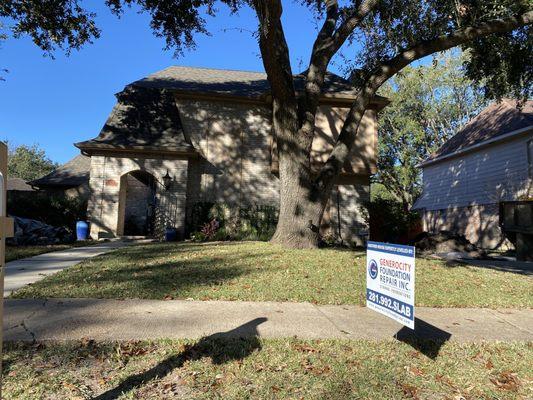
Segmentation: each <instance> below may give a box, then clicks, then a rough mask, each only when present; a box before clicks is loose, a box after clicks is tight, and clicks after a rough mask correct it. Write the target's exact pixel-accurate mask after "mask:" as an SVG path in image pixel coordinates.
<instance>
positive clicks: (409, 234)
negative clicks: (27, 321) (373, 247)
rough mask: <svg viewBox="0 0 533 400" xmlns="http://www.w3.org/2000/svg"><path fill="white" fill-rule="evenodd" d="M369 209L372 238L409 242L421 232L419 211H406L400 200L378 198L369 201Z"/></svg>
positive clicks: (390, 241) (383, 240)
mask: <svg viewBox="0 0 533 400" xmlns="http://www.w3.org/2000/svg"><path fill="white" fill-rule="evenodd" d="M367 209H368V214H367V216H366V218H367V219H369V221H367V222H368V223H369V226H370V240H375V241H380V242H389V243H403V244H407V243H409V241H410V239H411V238H413V237H415V236H416V235H417V234H418V233H420V232H421V224H420V216H419V215H418V213H416V212H414V211H405V209H404V207H403V205H402V203H400V202H398V201H395V200H390V199H383V198H377V199H374V200H372V201H371V202H370V203H367Z"/></svg>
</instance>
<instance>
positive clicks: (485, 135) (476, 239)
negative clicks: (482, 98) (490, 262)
mask: <svg viewBox="0 0 533 400" xmlns="http://www.w3.org/2000/svg"><path fill="white" fill-rule="evenodd" d="M518 105H519V104H518V103H517V102H516V101H513V100H508V99H504V100H503V101H502V102H500V103H494V104H492V105H490V106H488V107H487V108H485V109H484V110H483V111H482V112H481V113H480V114H479V115H477V116H476V117H475V118H473V119H472V120H471V121H469V122H468V123H467V124H466V125H465V126H464V127H463V128H462V129H461V130H460V131H459V132H457V134H456V135H455V136H453V137H452V138H451V139H450V140H448V141H447V142H446V143H445V144H444V145H443V146H442V147H441V148H440V149H439V150H438V151H437V152H436V153H435V154H433V155H432V156H431V157H429V158H428V159H427V160H426V161H424V162H423V163H422V164H420V167H421V168H422V170H423V180H424V185H423V192H422V195H421V197H420V198H419V199H418V201H417V202H416V203H415V205H414V207H413V208H414V209H417V210H420V212H421V214H422V219H423V224H424V229H425V230H426V231H428V232H436V231H441V230H447V231H452V232H457V233H460V234H463V235H465V236H466V238H467V239H469V240H470V241H471V242H472V243H475V244H477V245H478V246H481V247H483V248H487V249H493V248H499V247H505V246H506V245H508V243H507V242H506V239H505V237H504V235H503V234H502V231H501V229H500V216H499V209H500V202H503V201H517V200H530V199H532V196H533V189H532V178H533V101H527V102H526V103H525V104H523V105H522V107H521V108H520V107H518Z"/></svg>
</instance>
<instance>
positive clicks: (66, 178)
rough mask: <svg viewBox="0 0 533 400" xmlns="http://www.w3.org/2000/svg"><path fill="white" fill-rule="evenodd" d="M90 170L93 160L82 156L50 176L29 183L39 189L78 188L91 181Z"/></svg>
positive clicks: (54, 171)
mask: <svg viewBox="0 0 533 400" xmlns="http://www.w3.org/2000/svg"><path fill="white" fill-rule="evenodd" d="M90 168H91V158H90V157H87V156H84V155H81V154H80V155H77V156H76V157H74V158H73V159H72V160H70V161H68V162H67V163H65V164H63V165H61V166H59V167H58V168H57V169H55V170H53V171H52V172H50V173H49V174H48V175H45V176H43V177H42V178H39V179H36V180H34V181H31V182H28V183H29V184H30V185H32V186H37V187H38V188H46V187H64V188H67V187H76V186H79V185H82V184H84V183H86V182H88V181H89V170H90Z"/></svg>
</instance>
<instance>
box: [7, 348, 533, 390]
mask: <svg viewBox="0 0 533 400" xmlns="http://www.w3.org/2000/svg"><path fill="white" fill-rule="evenodd" d="M425 349H426V350H436V348H432V346H431V345H430V344H426V345H425ZM5 353H6V354H5V364H4V384H3V392H4V393H3V394H4V398H5V399H6V400H7V399H19V400H23V399H41V398H47V399H52V398H53V399H89V398H94V399H103V398H108V399H110V398H112V399H115V398H119V399H170V398H172V399H191V400H194V399H225V400H231V399H306V400H314V399H316V400H322V399H330V400H336V399H338V400H345V399H379V400H383V399H386V400H391V399H406V398H413V399H465V400H470V399H472V400H473V399H517V400H518V399H527V398H531V395H532V394H533V375H532V374H531V360H532V359H533V344H532V343H521V342H517V343H491V344H489V343H481V344H458V343H451V342H448V343H445V344H444V345H443V346H442V347H441V348H440V351H439V352H438V355H437V356H436V357H435V358H433V359H432V358H428V357H427V356H426V355H424V353H423V352H420V351H419V350H416V349H415V348H413V347H411V346H410V345H408V344H405V343H401V342H394V341H385V342H375V341H344V340H325V341H300V340H296V339H285V340H281V339H280V340H259V339H256V338H250V339H238V338H235V339H222V338H218V339H213V338H212V339H202V340H200V342H191V341H157V342H126V343H94V342H91V341H87V340H86V341H84V342H81V343H80V342H75V343H73V342H61V343H46V344H34V345H31V344H13V343H11V344H7V346H6V349H5ZM104 393H105V396H104V395H103V394H104ZM99 395H102V397H97V396H99Z"/></svg>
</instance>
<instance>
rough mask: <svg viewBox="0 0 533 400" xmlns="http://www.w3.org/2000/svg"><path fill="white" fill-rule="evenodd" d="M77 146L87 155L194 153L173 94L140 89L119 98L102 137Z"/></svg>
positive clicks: (135, 88) (101, 134)
mask: <svg viewBox="0 0 533 400" xmlns="http://www.w3.org/2000/svg"><path fill="white" fill-rule="evenodd" d="M75 146H77V147H79V148H80V149H82V150H85V151H87V150H94V149H106V148H108V149H110V148H113V149H120V148H123V149H136V148H137V149H154V150H157V149H159V150H161V149H164V150H165V151H172V152H190V151H193V150H194V149H193V147H192V145H191V144H190V143H188V142H187V141H186V140H185V136H184V134H183V129H182V126H181V121H180V117H179V114H178V112H177V110H176V103H175V100H174V97H173V95H172V93H171V92H169V91H168V90H159V89H155V88H145V87H137V86H136V85H130V86H127V87H126V88H125V89H124V90H123V91H122V92H120V93H119V94H117V104H116V105H115V107H113V110H112V111H111V114H110V115H109V117H108V119H107V121H106V123H105V125H104V127H103V128H102V130H101V131H100V134H99V135H98V136H97V137H96V138H94V139H91V140H87V141H85V142H80V143H76V144H75Z"/></svg>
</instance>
